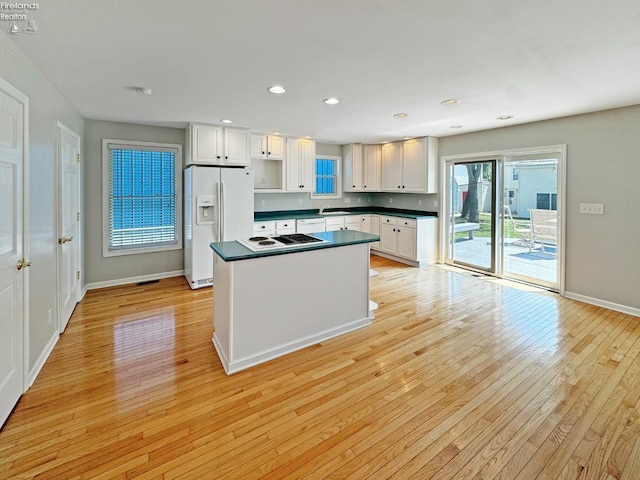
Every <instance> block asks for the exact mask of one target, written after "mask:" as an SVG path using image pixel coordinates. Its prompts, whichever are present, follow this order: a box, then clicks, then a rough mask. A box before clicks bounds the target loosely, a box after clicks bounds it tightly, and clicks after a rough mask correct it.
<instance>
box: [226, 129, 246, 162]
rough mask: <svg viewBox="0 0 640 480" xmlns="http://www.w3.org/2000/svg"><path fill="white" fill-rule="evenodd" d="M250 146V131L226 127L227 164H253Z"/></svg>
mask: <svg viewBox="0 0 640 480" xmlns="http://www.w3.org/2000/svg"><path fill="white" fill-rule="evenodd" d="M249 148H250V147H249V132H248V131H246V130H240V129H237V128H225V129H224V161H225V163H226V164H227V165H251V159H250V158H249Z"/></svg>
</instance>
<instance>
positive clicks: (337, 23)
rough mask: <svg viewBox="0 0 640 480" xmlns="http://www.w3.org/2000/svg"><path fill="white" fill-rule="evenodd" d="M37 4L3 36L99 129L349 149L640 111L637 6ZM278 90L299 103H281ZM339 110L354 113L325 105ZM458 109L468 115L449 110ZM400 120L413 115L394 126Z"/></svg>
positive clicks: (450, 1) (163, 0)
mask: <svg viewBox="0 0 640 480" xmlns="http://www.w3.org/2000/svg"><path fill="white" fill-rule="evenodd" d="M38 6H39V8H38V9H37V10H31V11H26V12H23V13H26V14H27V16H28V18H29V19H32V20H35V22H36V25H37V28H38V30H37V32H36V33H31V34H29V33H22V32H21V33H17V34H10V33H8V31H9V22H7V21H3V22H2V25H0V26H1V27H2V29H3V31H4V34H5V35H7V36H9V37H10V39H11V40H12V41H13V42H14V43H15V44H16V45H17V46H18V48H19V49H20V50H21V51H22V52H23V53H24V54H25V55H26V56H27V57H29V58H30V59H31V60H32V61H33V63H34V64H35V65H36V66H37V67H38V69H39V70H41V71H42V72H43V73H44V75H45V76H46V77H47V78H48V79H49V80H50V81H51V82H52V83H53V84H54V85H55V86H56V87H57V88H58V89H59V90H60V92H61V93H62V94H63V95H64V96H65V97H66V98H68V99H69V101H70V102H71V103H72V104H73V105H74V106H75V107H76V108H77V109H78V111H79V112H80V113H81V114H82V115H83V116H84V117H85V118H89V119H100V120H111V121H118V122H130V123H141V124H148V125H163V126H179V127H184V126H185V125H186V123H187V122H190V121H193V122H206V123H215V124H220V121H221V120H222V119H231V120H232V121H233V124H232V125H234V126H239V127H246V128H250V129H252V130H254V131H258V132H263V133H271V132H279V133H281V134H283V135H291V136H310V137H312V138H315V139H316V140H318V141H322V142H335V143H338V144H344V143H351V142H362V143H377V142H381V141H390V140H398V139H400V138H402V137H413V136H426V135H430V136H436V137H442V136H447V135H453V134H459V133H466V132H470V131H477V130H485V129H490V128H498V127H502V126H506V125H513V124H518V123H527V122H532V121H537V120H543V119H548V118H555V117H561V116H567V115H574V114H579V113H586V112H591V111H597V110H604V109H608V108H615V107H621V106H627V105H636V104H640V3H638V0H609V1H607V2H604V1H602V0H562V1H558V0H536V1H523V0H482V1H477V0H476V1H473V0H439V1H438V0H183V1H175V0H135V1H132V0H126V1H125V0H109V1H104V0H44V1H39V2H38ZM16 23H18V25H19V26H20V28H21V29H22V27H24V26H25V25H26V23H27V22H26V21H23V22H16ZM4 27H6V28H4ZM275 84H279V85H282V86H284V87H285V88H286V89H287V92H286V93H284V94H282V95H274V94H272V93H269V92H268V91H267V88H268V87H269V86H272V85H275ZM134 87H146V88H150V89H152V90H153V95H151V96H142V95H138V94H136V93H135V92H134V90H133V88H134ZM328 97H337V98H339V99H340V100H341V102H340V103H339V104H338V105H326V104H324V103H323V102H322V100H323V99H325V98H328ZM452 98H454V99H459V103H458V104H456V105H451V106H444V105H442V104H441V102H442V101H443V100H445V99H452ZM401 112H402V113H406V114H407V115H408V116H407V117H405V118H394V116H393V115H394V114H396V113H401ZM502 115H513V118H511V119H507V120H498V119H497V117H499V116H502ZM451 125H461V126H462V127H461V128H457V129H452V128H451Z"/></svg>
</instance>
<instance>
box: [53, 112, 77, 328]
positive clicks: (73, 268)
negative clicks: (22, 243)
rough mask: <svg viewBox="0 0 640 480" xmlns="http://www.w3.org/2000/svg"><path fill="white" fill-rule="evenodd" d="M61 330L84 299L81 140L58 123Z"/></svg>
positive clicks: (59, 325) (59, 303)
mask: <svg viewBox="0 0 640 480" xmlns="http://www.w3.org/2000/svg"><path fill="white" fill-rule="evenodd" d="M57 143H58V150H57V157H58V158H57V162H58V331H59V332H60V333H62V332H64V329H65V328H66V327H67V323H68V322H69V318H71V314H72V313H73V309H74V308H75V307H76V303H78V299H79V298H80V278H79V277H80V183H79V180H80V174H79V171H80V163H79V160H80V137H79V136H78V135H76V134H75V133H73V132H72V131H71V130H69V129H68V128H66V127H65V126H64V125H62V124H60V123H59V124H58V142H57Z"/></svg>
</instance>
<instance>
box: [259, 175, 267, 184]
mask: <svg viewBox="0 0 640 480" xmlns="http://www.w3.org/2000/svg"><path fill="white" fill-rule="evenodd" d="M265 183H267V182H265V180H264V177H260V184H261V185H264V184H265Z"/></svg>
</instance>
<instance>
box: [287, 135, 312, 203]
mask: <svg viewBox="0 0 640 480" xmlns="http://www.w3.org/2000/svg"><path fill="white" fill-rule="evenodd" d="M315 158H316V142H314V141H313V140H309V139H307V138H287V156H286V159H285V164H286V171H287V175H286V177H287V181H286V184H287V190H288V191H292V192H313V191H314V185H313V170H314V164H315Z"/></svg>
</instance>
